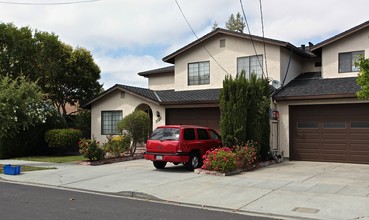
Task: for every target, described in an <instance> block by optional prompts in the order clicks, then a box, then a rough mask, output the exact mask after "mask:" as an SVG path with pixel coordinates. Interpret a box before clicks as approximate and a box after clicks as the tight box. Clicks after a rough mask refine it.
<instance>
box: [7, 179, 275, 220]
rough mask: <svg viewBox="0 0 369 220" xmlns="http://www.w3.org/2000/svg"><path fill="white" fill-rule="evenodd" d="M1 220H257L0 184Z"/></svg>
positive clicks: (204, 211) (99, 196)
mask: <svg viewBox="0 0 369 220" xmlns="http://www.w3.org/2000/svg"><path fill="white" fill-rule="evenodd" d="M0 198H1V199H0V219H7V220H12V219H24V220H27V219H48V220H49V219H89V220H91V219H99V220H100V219H163V220H165V219H178V220H181V219H183V220H184V219H212V220H216V219H221V220H224V219H235V220H237V219H243V220H245V219H246V220H247V219H256V220H264V219H268V218H263V217H255V216H246V215H241V214H237V213H229V212H220V211H212V210H206V209H200V208H192V207H186V206H179V205H172V204H165V203H158V202H152V201H144V200H137V199H127V198H123V197H117V196H109V195H101V194H93V193H84V192H78V191H71V190H65V189H56V188H49V187H38V186H30V185H22V184H14V183H6V182H0Z"/></svg>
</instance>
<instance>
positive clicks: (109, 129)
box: [101, 111, 122, 135]
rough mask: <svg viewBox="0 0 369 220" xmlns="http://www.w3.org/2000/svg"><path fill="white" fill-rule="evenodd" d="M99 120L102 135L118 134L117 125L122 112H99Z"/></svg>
mask: <svg viewBox="0 0 369 220" xmlns="http://www.w3.org/2000/svg"><path fill="white" fill-rule="evenodd" d="M101 118H102V120H101V134H102V135H114V134H120V131H118V128H117V124H118V122H119V121H120V120H121V119H122V111H103V112H101Z"/></svg>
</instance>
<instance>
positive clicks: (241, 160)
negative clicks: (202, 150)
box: [201, 141, 257, 173]
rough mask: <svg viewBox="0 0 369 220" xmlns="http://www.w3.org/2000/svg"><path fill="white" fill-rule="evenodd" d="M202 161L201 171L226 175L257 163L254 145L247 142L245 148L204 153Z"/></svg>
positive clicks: (216, 149)
mask: <svg viewBox="0 0 369 220" xmlns="http://www.w3.org/2000/svg"><path fill="white" fill-rule="evenodd" d="M203 159H204V163H203V166H202V167H201V168H202V169H205V170H213V171H218V172H222V173H226V172H231V171H235V170H236V169H237V168H239V169H249V168H251V167H252V166H253V165H254V164H255V163H256V161H257V152H256V148H255V146H254V143H253V142H252V141H248V142H247V144H246V146H234V147H232V149H230V148H228V147H221V148H215V149H212V150H210V151H207V152H206V154H205V155H204V156H203Z"/></svg>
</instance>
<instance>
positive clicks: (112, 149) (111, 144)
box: [103, 136, 131, 157]
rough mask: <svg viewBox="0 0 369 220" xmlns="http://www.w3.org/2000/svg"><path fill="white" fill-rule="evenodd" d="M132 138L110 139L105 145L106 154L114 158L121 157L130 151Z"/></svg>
mask: <svg viewBox="0 0 369 220" xmlns="http://www.w3.org/2000/svg"><path fill="white" fill-rule="evenodd" d="M130 144H131V138H130V137H129V136H115V137H110V138H108V142H107V143H106V144H104V146H103V148H104V150H105V152H107V153H109V154H111V155H113V156H114V157H119V156H121V154H122V153H124V152H126V151H128V150H129V147H130Z"/></svg>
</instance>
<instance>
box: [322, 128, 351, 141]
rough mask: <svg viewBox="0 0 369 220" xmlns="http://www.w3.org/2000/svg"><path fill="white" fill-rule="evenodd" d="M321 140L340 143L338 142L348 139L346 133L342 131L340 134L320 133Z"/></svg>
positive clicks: (332, 132)
mask: <svg viewBox="0 0 369 220" xmlns="http://www.w3.org/2000/svg"><path fill="white" fill-rule="evenodd" d="M320 136H321V139H323V140H334V141H338V140H346V138H347V134H346V132H342V130H341V131H340V132H334V131H331V132H322V133H320Z"/></svg>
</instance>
